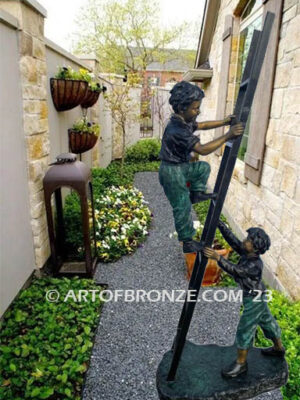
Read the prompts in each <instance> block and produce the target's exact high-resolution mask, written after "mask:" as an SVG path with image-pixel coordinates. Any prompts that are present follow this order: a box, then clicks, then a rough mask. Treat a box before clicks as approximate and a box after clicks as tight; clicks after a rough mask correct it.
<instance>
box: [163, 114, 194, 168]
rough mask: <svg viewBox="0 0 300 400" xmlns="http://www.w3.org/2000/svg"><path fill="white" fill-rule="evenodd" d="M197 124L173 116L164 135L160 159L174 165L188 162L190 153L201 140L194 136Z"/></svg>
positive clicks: (175, 115)
mask: <svg viewBox="0 0 300 400" xmlns="http://www.w3.org/2000/svg"><path fill="white" fill-rule="evenodd" d="M196 130H197V122H192V123H187V122H185V121H184V119H183V118H182V117H180V116H179V115H177V114H173V115H172V116H171V118H170V121H169V122H168V125H167V126H166V129H165V131H164V134H163V138H162V143H161V150H160V153H159V158H160V160H162V161H166V162H168V163H172V164H179V163H184V162H188V161H189V160H190V153H191V151H192V149H193V147H194V146H195V144H196V143H197V142H199V141H200V139H199V138H198V137H197V136H195V135H193V132H195V131H196Z"/></svg>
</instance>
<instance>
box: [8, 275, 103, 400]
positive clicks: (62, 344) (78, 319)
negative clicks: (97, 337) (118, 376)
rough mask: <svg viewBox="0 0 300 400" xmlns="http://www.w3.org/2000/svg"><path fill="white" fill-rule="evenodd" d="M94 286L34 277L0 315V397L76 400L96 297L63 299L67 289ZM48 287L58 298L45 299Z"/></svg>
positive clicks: (91, 332)
mask: <svg viewBox="0 0 300 400" xmlns="http://www.w3.org/2000/svg"><path fill="white" fill-rule="evenodd" d="M82 288H84V289H86V290H100V289H101V288H100V287H99V286H96V285H95V282H94V281H93V280H89V279H78V278H73V279H67V278H63V279H56V278H42V279H34V280H33V282H32V284H31V285H30V286H29V287H28V288H27V289H25V290H22V291H21V293H20V295H19V297H18V298H17V299H16V300H15V301H14V302H13V304H12V306H11V308H10V309H9V310H8V311H7V312H6V313H5V314H4V318H3V321H2V323H1V333H0V352H1V360H0V369H1V371H2V372H1V378H0V381H1V385H0V397H1V398H2V399H4V398H5V399H7V400H24V399H48V398H49V399H50V398H51V399H53V398H55V399H64V400H66V399H75V400H80V392H81V387H82V384H83V376H84V373H85V371H86V370H87V368H88V361H89V358H90V353H91V348H92V345H93V343H92V340H93V336H94V332H95V329H96V326H97V323H98V320H99V313H100V307H101V301H100V299H99V297H97V296H96V297H95V301H88V302H75V301H73V300H72V301H71V300H67V301H64V298H65V297H66V295H67V293H68V292H69V290H74V293H75V294H77V293H78V291H79V290H80V289H82ZM49 290H57V291H58V292H59V293H60V299H59V301H58V302H55V303H51V302H49V301H47V300H46V293H47V291H49Z"/></svg>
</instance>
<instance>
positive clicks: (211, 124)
mask: <svg viewBox="0 0 300 400" xmlns="http://www.w3.org/2000/svg"><path fill="white" fill-rule="evenodd" d="M233 118H235V116H234V115H228V117H226V118H225V119H221V120H220V121H203V122H198V123H197V124H198V128H197V129H198V130H207V129H214V128H219V127H220V126H224V125H230V124H231V121H232V119H233Z"/></svg>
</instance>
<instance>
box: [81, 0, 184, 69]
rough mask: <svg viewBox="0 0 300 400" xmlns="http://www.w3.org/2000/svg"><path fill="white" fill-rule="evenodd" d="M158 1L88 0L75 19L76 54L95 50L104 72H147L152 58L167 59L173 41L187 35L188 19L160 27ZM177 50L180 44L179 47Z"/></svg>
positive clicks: (156, 59)
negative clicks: (77, 27)
mask: <svg viewBox="0 0 300 400" xmlns="http://www.w3.org/2000/svg"><path fill="white" fill-rule="evenodd" d="M159 13H160V9H159V5H158V2H157V1H156V0H153V1H149V0H89V2H88V4H87V6H85V7H84V8H82V9H81V12H80V15H79V16H78V17H77V19H76V23H77V25H78V26H79V31H78V32H77V33H76V34H75V35H76V36H77V39H75V47H74V52H75V53H77V54H78V53H85V54H89V53H94V54H96V55H97V57H98V58H99V60H100V66H101V69H102V71H105V72H114V73H124V68H126V69H127V70H128V71H134V72H135V71H145V70H146V67H147V65H149V64H150V63H151V62H153V61H160V62H164V60H165V59H166V57H170V56H172V50H171V49H168V51H167V52H166V51H164V50H165V49H166V48H169V47H170V44H172V43H175V42H176V43H181V44H182V43H183V39H187V38H188V36H189V35H188V32H189V25H188V24H187V23H186V22H185V23H182V24H180V25H178V26H176V27H172V28H170V29H166V28H161V26H160V20H159ZM177 51H178V47H177Z"/></svg>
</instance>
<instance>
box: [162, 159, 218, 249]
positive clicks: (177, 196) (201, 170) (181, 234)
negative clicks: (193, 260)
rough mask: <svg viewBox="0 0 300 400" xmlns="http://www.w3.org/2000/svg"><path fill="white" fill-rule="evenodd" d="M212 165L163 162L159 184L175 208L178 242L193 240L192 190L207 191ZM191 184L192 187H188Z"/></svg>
mask: <svg viewBox="0 0 300 400" xmlns="http://www.w3.org/2000/svg"><path fill="white" fill-rule="evenodd" d="M209 173H210V165H209V164H208V163H207V162H205V161H197V162H186V163H181V164H171V163H166V162H165V161H162V162H161V164H160V168H159V174H158V176H159V182H160V184H161V185H162V187H163V189H164V192H165V194H166V196H167V198H168V200H169V202H170V204H171V206H172V208H173V216H174V221H175V229H176V232H177V234H178V240H179V241H183V240H187V239H191V238H192V237H193V236H194V235H195V234H196V230H195V229H194V227H193V219H192V214H191V210H192V203H191V201H190V190H193V191H203V192H205V190H206V182H207V180H208V177H209ZM187 182H190V187H189V188H188V187H187V186H186V184H187Z"/></svg>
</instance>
